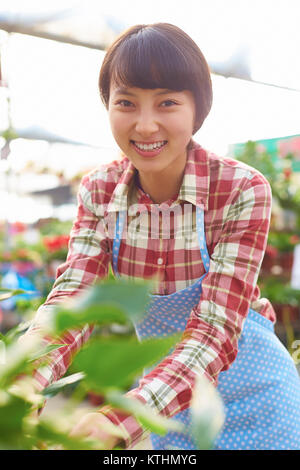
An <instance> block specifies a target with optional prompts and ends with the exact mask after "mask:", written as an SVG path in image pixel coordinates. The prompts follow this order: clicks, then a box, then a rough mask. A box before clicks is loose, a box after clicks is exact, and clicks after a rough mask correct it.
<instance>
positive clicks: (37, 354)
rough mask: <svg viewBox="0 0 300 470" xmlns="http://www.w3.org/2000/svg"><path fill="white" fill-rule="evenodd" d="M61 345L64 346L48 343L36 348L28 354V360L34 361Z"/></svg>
mask: <svg viewBox="0 0 300 470" xmlns="http://www.w3.org/2000/svg"><path fill="white" fill-rule="evenodd" d="M63 346H66V345H65V344H48V345H47V346H45V347H43V348H41V349H39V350H37V351H34V353H33V354H31V356H30V359H29V361H30V362H31V361H36V360H37V359H40V358H42V357H44V356H46V355H47V354H49V353H50V352H52V351H55V350H56V349H59V348H61V347H63Z"/></svg>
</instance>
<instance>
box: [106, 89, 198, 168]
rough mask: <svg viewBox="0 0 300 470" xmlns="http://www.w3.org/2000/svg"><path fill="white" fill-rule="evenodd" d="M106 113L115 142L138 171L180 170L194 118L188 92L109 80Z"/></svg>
mask: <svg viewBox="0 0 300 470" xmlns="http://www.w3.org/2000/svg"><path fill="white" fill-rule="evenodd" d="M108 113H109V120H110V125H111V129H112V133H113V136H114V138H115V140H116V142H117V144H118V146H119V147H120V149H121V150H122V151H123V153H124V154H125V155H126V156H127V157H128V158H129V160H131V162H132V163H133V165H134V166H135V168H136V169H137V170H138V171H139V173H140V174H141V175H143V176H147V174H150V173H151V174H152V175H153V173H155V174H158V173H161V174H169V175H171V174H174V172H175V173H176V172H179V171H181V172H183V169H184V166H185V163H186V157H187V150H186V148H187V145H188V144H189V142H190V139H191V137H192V133H193V127H194V119H195V102H194V98H193V95H192V92H190V91H187V90H185V91H171V90H165V89H159V88H157V89H154V90H152V89H149V90H148V89H147V90H144V89H142V88H125V87H119V86H116V85H114V84H112V86H111V88H110V99H109V104H108Z"/></svg>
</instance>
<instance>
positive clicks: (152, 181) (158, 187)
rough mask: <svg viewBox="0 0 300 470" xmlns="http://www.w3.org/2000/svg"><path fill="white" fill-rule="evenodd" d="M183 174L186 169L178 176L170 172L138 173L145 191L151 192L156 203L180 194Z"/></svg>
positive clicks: (150, 194)
mask: <svg viewBox="0 0 300 470" xmlns="http://www.w3.org/2000/svg"><path fill="white" fill-rule="evenodd" d="M183 174H184V169H183V170H182V171H181V172H180V174H177V175H176V176H175V175H170V173H169V174H168V175H162V174H158V175H157V174H147V175H144V174H140V173H138V178H139V183H140V186H141V187H142V189H143V191H144V192H145V193H146V194H149V196H150V197H151V199H152V201H153V202H154V203H155V204H161V203H162V202H165V201H168V200H169V199H171V198H172V197H174V196H175V195H176V194H178V192H179V190H180V187H181V183H182V179H183ZM145 176H146V177H145Z"/></svg>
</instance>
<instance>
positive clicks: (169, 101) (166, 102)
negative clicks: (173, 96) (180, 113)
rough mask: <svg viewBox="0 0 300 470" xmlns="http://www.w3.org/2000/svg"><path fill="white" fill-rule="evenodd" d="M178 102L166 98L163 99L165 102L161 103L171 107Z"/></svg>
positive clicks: (164, 106)
mask: <svg viewBox="0 0 300 470" xmlns="http://www.w3.org/2000/svg"><path fill="white" fill-rule="evenodd" d="M176 104H177V103H176V101H173V100H165V101H163V102H162V103H161V106H162V107H163V108H170V107H171V106H174V105H176Z"/></svg>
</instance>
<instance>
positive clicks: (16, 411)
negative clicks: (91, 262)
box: [0, 394, 31, 449]
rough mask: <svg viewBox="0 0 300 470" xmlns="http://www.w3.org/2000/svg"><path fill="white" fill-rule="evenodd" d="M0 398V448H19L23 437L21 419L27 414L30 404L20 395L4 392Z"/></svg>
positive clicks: (23, 439) (23, 440)
mask: <svg viewBox="0 0 300 470" xmlns="http://www.w3.org/2000/svg"><path fill="white" fill-rule="evenodd" d="M5 395H6V397H5V398H6V399H4V397H3V396H2V400H1V398H0V446H1V448H2V449H3V448H8V449H12V448H14V449H20V448H22V442H25V441H26V439H25V438H24V437H23V419H24V417H25V416H27V415H28V413H29V412H30V409H31V404H30V403H27V402H26V401H25V400H23V399H22V398H20V397H16V396H13V395H10V394H5Z"/></svg>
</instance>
